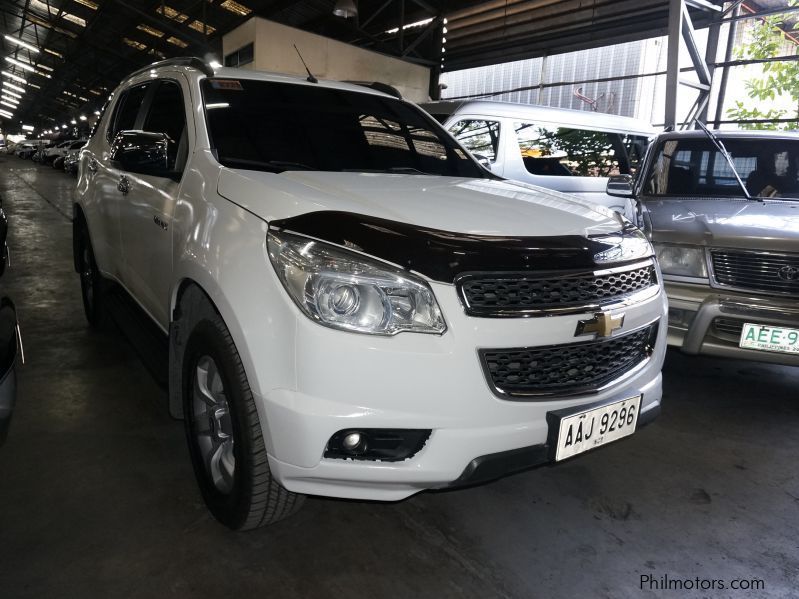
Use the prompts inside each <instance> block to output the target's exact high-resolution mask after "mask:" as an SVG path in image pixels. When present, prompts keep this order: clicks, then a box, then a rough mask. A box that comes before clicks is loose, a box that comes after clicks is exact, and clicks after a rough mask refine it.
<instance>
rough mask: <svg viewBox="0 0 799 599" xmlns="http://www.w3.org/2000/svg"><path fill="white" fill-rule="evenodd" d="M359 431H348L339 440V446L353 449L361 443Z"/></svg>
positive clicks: (348, 449) (349, 449)
mask: <svg viewBox="0 0 799 599" xmlns="http://www.w3.org/2000/svg"><path fill="white" fill-rule="evenodd" d="M361 440H362V438H361V433H349V434H347V436H345V437H344V438H343V439H342V440H341V446H342V447H343V448H344V449H346V450H347V451H353V450H355V449H357V448H358V446H359V445H360V444H361Z"/></svg>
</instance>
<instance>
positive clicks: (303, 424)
mask: <svg viewBox="0 0 799 599" xmlns="http://www.w3.org/2000/svg"><path fill="white" fill-rule="evenodd" d="M112 97H113V100H112V102H111V103H110V104H109V107H108V109H107V110H105V111H104V114H103V115H102V117H101V119H100V122H99V124H98V126H97V129H96V131H95V133H94V135H93V137H92V138H91V140H90V141H89V143H88V144H87V146H86V147H85V148H84V149H83V150H81V154H80V168H79V179H78V183H77V188H76V194H75V206H74V220H73V226H74V255H75V269H76V271H77V272H78V273H79V275H80V282H81V289H82V293H83V303H84V308H85V313H86V317H87V319H88V320H89V322H90V323H91V324H93V325H95V326H101V325H102V323H103V322H104V319H105V317H106V312H105V310H104V307H105V306H107V303H106V302H107V298H108V294H109V288H110V287H111V285H112V284H114V286H115V288H116V290H115V291H114V293H121V292H122V291H121V290H125V292H126V293H129V294H130V295H131V296H132V298H133V299H134V300H135V301H136V302H137V303H138V304H139V305H140V306H141V307H142V308H143V311H144V312H145V313H146V314H148V315H149V316H150V317H151V318H152V320H153V322H154V323H155V324H156V325H157V327H158V328H160V330H161V331H163V334H164V336H165V339H166V338H167V336H168V343H169V404H170V410H171V413H172V414H173V415H175V416H177V417H183V418H184V419H185V429H186V435H187V440H188V444H189V450H190V455H191V458H192V461H193V464H194V470H195V474H196V476H197V480H198V483H199V486H200V489H201V492H202V495H203V497H204V499H205V501H206V503H207V505H208V506H209V508H210V510H211V512H212V513H213V514H214V516H215V517H216V518H218V519H219V520H220V521H221V522H223V523H224V524H226V525H227V526H229V527H231V528H233V529H247V528H254V527H257V526H260V525H263V524H268V523H270V522H274V521H276V520H278V519H280V518H283V517H285V516H287V515H289V514H291V513H292V512H293V511H294V510H295V509H297V507H298V506H299V504H300V503H301V500H302V496H303V494H316V495H327V496H334V497H347V498H356V499H369V500H384V501H393V500H399V499H402V498H405V497H408V496H410V495H413V494H414V493H417V492H419V491H421V490H424V489H429V488H443V487H452V486H459V485H466V484H472V483H476V482H481V481H486V480H490V479H492V478H496V477H498V476H501V475H503V474H506V473H508V472H511V471H515V470H518V469H522V468H525V467H529V466H532V465H536V464H542V463H546V462H555V461H560V460H563V459H566V458H569V457H572V456H574V455H577V454H579V453H582V452H583V451H586V450H589V449H593V448H596V447H599V446H601V445H604V444H605V443H607V442H610V441H614V440H617V439H620V438H622V437H626V436H627V435H630V434H632V433H633V432H634V431H635V430H636V429H637V427H639V426H641V425H643V424H644V423H646V422H648V421H651V420H652V419H653V418H655V417H656V415H657V414H658V412H659V409H660V400H661V374H660V371H661V365H662V361H663V355H664V352H665V320H664V319H665V316H666V303H665V296H664V294H663V292H662V290H661V287H660V284H659V280H660V275H659V273H658V270H657V265H656V263H655V261H654V258H653V250H652V248H651V246H650V244H649V243H648V242H647V240H646V239H645V237H644V236H643V234H642V233H641V232H640V231H639V230H638V229H637V228H635V227H633V226H632V225H631V224H630V223H628V222H626V221H624V220H623V219H621V218H619V217H618V215H617V214H615V213H613V212H611V211H609V210H607V209H605V208H602V207H600V206H597V205H596V204H593V203H591V202H587V201H585V200H581V199H579V198H573V197H570V196H566V195H563V194H559V193H556V192H552V191H549V190H544V189H540V188H532V187H525V186H521V185H518V184H514V183H511V182H507V181H503V180H499V179H498V178H497V177H495V176H494V175H492V174H491V173H490V172H488V171H487V170H485V169H484V168H482V167H481V166H480V165H479V164H478V163H477V162H476V161H475V160H474V159H473V158H472V157H471V156H470V155H469V153H468V152H467V151H465V150H464V149H463V147H462V146H460V145H459V144H457V142H456V141H455V140H454V139H453V138H452V137H451V136H450V135H448V134H447V132H446V131H445V130H444V129H442V128H441V127H440V125H439V124H438V123H436V122H435V121H434V120H433V119H431V118H430V117H429V115H427V114H426V113H425V112H423V111H422V110H420V109H419V108H418V107H417V106H416V105H414V104H412V103H410V102H406V101H403V100H401V99H398V98H397V97H393V96H391V95H388V94H385V93H381V92H379V91H376V90H374V89H369V88H367V87H364V86H359V85H355V84H346V83H336V82H321V81H319V82H318V81H316V80H315V79H313V78H312V77H309V78H308V79H301V78H297V77H290V76H286V75H278V74H269V73H260V72H257V71H250V70H246V69H228V68H220V69H216V70H214V69H212V68H211V67H209V66H207V65H205V64H204V63H202V62H200V61H198V60H197V59H173V60H169V61H164V62H161V63H155V64H153V65H151V66H149V67H147V68H145V69H142V70H140V71H137V72H135V73H133V74H132V75H131V76H129V77H128V78H126V79H125V80H124V82H123V83H122V84H121V86H120V87H119V88H117V89H116V91H114V93H113V96H112Z"/></svg>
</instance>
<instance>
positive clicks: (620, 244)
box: [591, 225, 654, 264]
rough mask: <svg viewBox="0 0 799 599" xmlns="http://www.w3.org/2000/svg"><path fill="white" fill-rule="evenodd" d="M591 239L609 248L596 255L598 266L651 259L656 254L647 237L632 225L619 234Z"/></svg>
mask: <svg viewBox="0 0 799 599" xmlns="http://www.w3.org/2000/svg"><path fill="white" fill-rule="evenodd" d="M591 239H592V240H594V241H598V242H600V243H603V244H606V245H607V246H608V249H606V250H602V251H601V252H599V253H597V254H594V262H596V263H597V264H610V263H613V262H627V261H629V260H638V259H643V258H649V257H650V256H651V255H652V254H653V253H654V251H653V250H652V245H651V244H650V243H649V241H648V240H647V238H646V235H644V234H643V233H642V232H641V231H640V230H639V229H637V228H635V227H633V226H632V225H629V226H628V227H626V228H625V229H624V230H622V231H619V232H618V233H614V234H611V235H600V236H598V237H592V238H591Z"/></svg>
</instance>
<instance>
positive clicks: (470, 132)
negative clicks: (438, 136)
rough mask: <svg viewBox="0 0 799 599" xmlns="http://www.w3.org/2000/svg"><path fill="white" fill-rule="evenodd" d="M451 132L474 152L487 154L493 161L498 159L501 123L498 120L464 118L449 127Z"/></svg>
mask: <svg viewBox="0 0 799 599" xmlns="http://www.w3.org/2000/svg"><path fill="white" fill-rule="evenodd" d="M449 132H450V133H452V135H453V136H454V137H455V139H457V140H458V141H459V142H461V144H463V146H464V147H465V148H466V149H467V150H469V151H470V152H471V153H472V154H479V155H481V156H485V157H486V158H488V159H489V160H490V161H491V162H494V161H495V160H496V159H497V148H498V147H499V123H498V122H497V121H483V120H472V119H468V120H463V121H458V122H457V123H455V124H454V125H452V126H451V127H450V128H449Z"/></svg>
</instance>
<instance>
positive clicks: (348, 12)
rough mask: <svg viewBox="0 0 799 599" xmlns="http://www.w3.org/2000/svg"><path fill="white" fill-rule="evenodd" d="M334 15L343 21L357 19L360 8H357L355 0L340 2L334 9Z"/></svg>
mask: <svg viewBox="0 0 799 599" xmlns="http://www.w3.org/2000/svg"><path fill="white" fill-rule="evenodd" d="M333 14H334V15H336V16H337V17H341V18H342V19H349V18H350V17H357V16H358V7H357V6H355V0H338V1H337V2H336V6H335V7H333Z"/></svg>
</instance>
